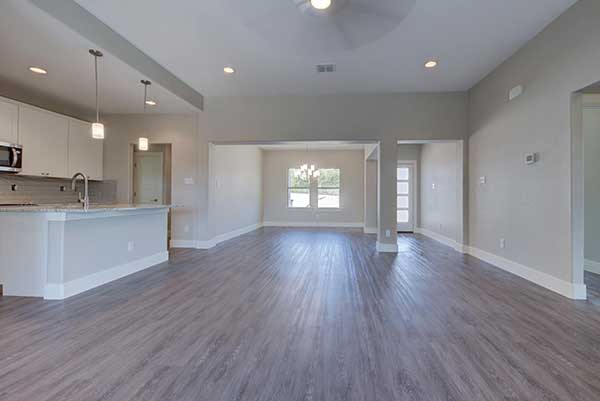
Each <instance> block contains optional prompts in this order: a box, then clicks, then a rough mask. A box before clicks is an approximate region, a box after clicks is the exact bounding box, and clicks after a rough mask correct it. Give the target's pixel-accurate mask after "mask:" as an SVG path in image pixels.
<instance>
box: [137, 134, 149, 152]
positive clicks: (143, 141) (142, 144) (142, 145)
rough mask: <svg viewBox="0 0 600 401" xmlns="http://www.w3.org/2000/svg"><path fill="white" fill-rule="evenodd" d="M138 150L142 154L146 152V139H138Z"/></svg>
mask: <svg viewBox="0 0 600 401" xmlns="http://www.w3.org/2000/svg"><path fill="white" fill-rule="evenodd" d="M138 149H139V150H141V151H144V152H145V151H147V150H148V138H144V137H140V138H139V139H138Z"/></svg>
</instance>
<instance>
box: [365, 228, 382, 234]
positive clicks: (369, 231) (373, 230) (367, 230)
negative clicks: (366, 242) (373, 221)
mask: <svg viewBox="0 0 600 401" xmlns="http://www.w3.org/2000/svg"><path fill="white" fill-rule="evenodd" d="M363 232H364V233H365V234H377V233H378V232H379V229H378V228H377V227H367V226H363Z"/></svg>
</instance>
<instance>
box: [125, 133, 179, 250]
mask: <svg viewBox="0 0 600 401" xmlns="http://www.w3.org/2000/svg"><path fill="white" fill-rule="evenodd" d="M171 155H172V150H171V144H150V146H149V149H148V151H140V150H139V149H138V148H137V146H136V145H134V144H132V145H131V154H130V157H131V159H130V160H131V164H130V166H131V170H130V173H131V175H130V177H131V186H130V193H129V197H130V200H131V203H135V204H157V205H170V204H171V160H172V156H171ZM167 233H168V240H169V241H170V239H171V213H169V217H168V221H167ZM169 243H170V242H169Z"/></svg>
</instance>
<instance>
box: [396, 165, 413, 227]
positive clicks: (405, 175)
mask: <svg viewBox="0 0 600 401" xmlns="http://www.w3.org/2000/svg"><path fill="white" fill-rule="evenodd" d="M413 170H414V166H413V165H412V164H398V170H397V175H396V177H397V178H396V179H397V183H396V196H397V198H396V207H397V210H396V223H397V228H398V231H402V232H413V231H414V222H413V215H414V213H413V203H414V196H413V192H414V191H413V175H414V174H413Z"/></svg>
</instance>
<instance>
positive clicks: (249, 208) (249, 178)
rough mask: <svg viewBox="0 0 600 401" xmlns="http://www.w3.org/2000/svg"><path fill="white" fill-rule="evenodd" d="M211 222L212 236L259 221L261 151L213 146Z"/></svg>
mask: <svg viewBox="0 0 600 401" xmlns="http://www.w3.org/2000/svg"><path fill="white" fill-rule="evenodd" d="M211 166H212V169H211V178H212V185H213V188H214V191H213V193H214V197H213V203H212V207H211V210H212V213H210V218H211V221H212V222H213V224H214V233H215V235H221V234H226V233H229V232H232V231H235V230H239V229H243V228H246V227H250V226H254V225H256V224H260V223H261V222H262V188H263V186H262V151H261V150H260V149H259V148H258V147H256V146H214V147H213V149H212V152H211Z"/></svg>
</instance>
